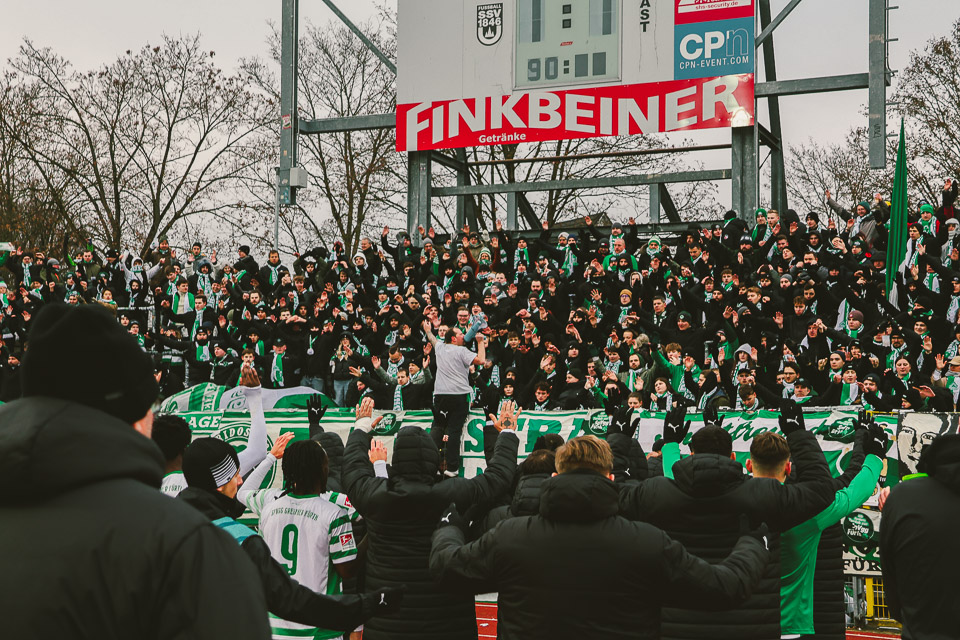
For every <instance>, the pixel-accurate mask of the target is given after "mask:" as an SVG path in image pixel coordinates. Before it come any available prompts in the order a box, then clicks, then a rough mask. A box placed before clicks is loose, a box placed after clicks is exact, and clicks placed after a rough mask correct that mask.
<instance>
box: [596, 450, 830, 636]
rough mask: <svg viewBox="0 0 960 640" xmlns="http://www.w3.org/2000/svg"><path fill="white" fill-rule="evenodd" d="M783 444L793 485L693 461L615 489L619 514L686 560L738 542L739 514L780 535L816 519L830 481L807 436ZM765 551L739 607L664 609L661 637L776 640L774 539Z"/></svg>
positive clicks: (714, 460)
mask: <svg viewBox="0 0 960 640" xmlns="http://www.w3.org/2000/svg"><path fill="white" fill-rule="evenodd" d="M608 440H609V441H610V443H611V446H613V447H614V448H615V450H616V449H620V450H621V451H623V450H625V447H626V446H628V444H629V443H628V442H627V439H626V438H624V436H622V435H614V436H611V437H610V438H609V439H608ZM787 441H788V442H789V444H790V451H791V455H792V458H793V461H794V464H795V465H796V467H797V473H798V479H799V482H798V483H796V484H787V485H784V484H781V483H779V482H777V481H776V480H773V479H769V478H752V477H750V476H747V475H745V474H744V470H743V467H742V466H740V463H738V462H737V461H735V460H731V459H730V458H724V457H723V456H719V455H714V454H697V455H692V456H688V457H687V458H684V459H683V460H681V461H679V462H678V463H676V464H675V465H674V467H673V473H674V477H675V479H676V480H675V481H674V480H670V479H669V478H666V477H662V476H658V477H652V478H649V479H648V480H645V481H644V482H642V483H640V484H639V485H636V484H631V483H625V484H623V485H618V486H620V487H621V493H620V506H621V513H622V514H623V515H624V516H625V517H627V518H630V519H632V520H643V521H645V522H649V523H651V524H654V525H656V526H658V527H660V528H661V529H663V530H664V531H666V532H667V533H668V534H669V535H670V536H671V537H672V538H674V539H676V540H677V541H679V542H681V543H682V544H683V545H684V546H685V547H687V549H689V550H690V552H691V553H694V554H696V555H697V556H699V557H701V558H703V559H704V560H707V561H708V562H711V563H715V562H719V561H720V560H722V559H723V558H725V557H726V556H727V554H729V553H730V550H731V549H732V548H733V545H734V544H735V543H736V541H737V539H738V537H739V535H740V528H741V525H740V515H741V514H747V515H748V516H749V518H750V520H751V522H752V523H753V524H754V525H756V524H759V523H760V522H766V523H767V525H768V526H769V527H770V529H771V530H772V531H774V532H778V531H786V530H787V529H790V528H792V527H794V526H796V525H798V524H800V523H801V522H804V521H805V520H807V519H808V518H811V517H813V516H814V515H816V514H818V513H820V511H822V510H823V509H825V508H826V507H827V506H829V505H830V503H831V501H832V500H833V484H832V480H833V479H832V478H831V476H830V472H829V471H828V469H827V463H826V460H825V459H824V457H823V452H822V451H821V450H820V446H819V444H817V441H816V439H815V438H814V436H813V434H811V433H809V432H807V431H801V432H797V433H792V434H790V436H789V437H788V438H787ZM770 551H771V553H770V559H769V562H768V564H767V566H766V568H765V569H764V574H763V580H762V581H761V583H760V585H759V586H758V587H757V589H756V591H755V593H754V594H753V596H751V598H750V599H749V600H747V602H745V603H744V604H743V605H742V606H740V607H738V608H737V609H735V610H732V611H724V612H707V611H704V610H703V609H704V607H698V608H697V609H692V608H691V609H664V611H663V624H662V634H663V637H664V638H677V639H681V638H684V639H688V638H689V639H697V638H705V639H709V640H721V639H726V638H729V639H730V640H751V639H752V640H779V638H780V548H779V536H776V535H772V536H771V541H770ZM691 602H693V601H692V600H691ZM698 604H700V603H698Z"/></svg>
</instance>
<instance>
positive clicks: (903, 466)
mask: <svg viewBox="0 0 960 640" xmlns="http://www.w3.org/2000/svg"><path fill="white" fill-rule="evenodd" d="M958 426H960V413H913V412H908V411H904V412H901V413H900V422H899V428H898V429H897V450H898V451H899V460H900V477H903V476H907V475H910V474H911V473H917V464H918V463H919V462H920V454H921V453H922V452H923V449H924V447H926V446H927V445H929V444H930V443H931V442H933V439H934V438H936V437H937V436H939V435H944V434H956V433H957V432H958Z"/></svg>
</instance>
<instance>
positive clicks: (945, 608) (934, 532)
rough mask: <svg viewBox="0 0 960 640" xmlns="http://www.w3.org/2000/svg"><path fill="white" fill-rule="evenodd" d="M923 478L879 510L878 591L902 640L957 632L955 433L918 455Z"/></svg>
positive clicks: (958, 460) (959, 561)
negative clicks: (899, 627) (880, 576)
mask: <svg viewBox="0 0 960 640" xmlns="http://www.w3.org/2000/svg"><path fill="white" fill-rule="evenodd" d="M918 470H919V471H920V472H921V473H926V474H928V476H927V477H920V478H914V479H911V480H906V481H905V482H901V483H900V484H898V485H897V486H896V487H894V488H893V491H891V492H890V497H889V498H887V502H886V504H885V505H884V508H883V517H882V518H881V520H880V555H881V557H882V558H883V587H884V593H885V594H886V597H887V602H888V603H889V605H890V608H891V610H892V611H893V617H894V618H896V619H897V620H899V621H900V622H902V623H903V638H904V640H946V639H947V638H956V637H957V634H958V632H960V589H957V587H956V578H957V575H958V574H960V553H957V551H956V548H955V542H954V541H955V540H956V532H957V529H958V528H960V435H944V436H940V437H938V438H937V439H936V440H934V441H933V442H932V443H930V444H929V445H928V446H927V447H926V448H925V449H924V450H923V453H922V454H921V456H920V464H919V465H918Z"/></svg>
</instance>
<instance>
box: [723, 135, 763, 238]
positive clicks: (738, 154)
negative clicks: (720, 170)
mask: <svg viewBox="0 0 960 640" xmlns="http://www.w3.org/2000/svg"><path fill="white" fill-rule="evenodd" d="M730 131H731V142H732V143H733V151H732V153H731V156H732V162H733V180H732V190H731V191H732V196H733V197H732V200H733V209H734V210H736V212H737V215H738V216H739V217H740V218H741V219H742V220H746V221H750V220H752V219H753V213H754V212H755V211H756V210H757V142H756V129H755V128H754V127H734V128H733V129H731V130H730Z"/></svg>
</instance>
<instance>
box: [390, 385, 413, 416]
mask: <svg viewBox="0 0 960 640" xmlns="http://www.w3.org/2000/svg"><path fill="white" fill-rule="evenodd" d="M407 384H409V383H407ZM393 410H394V411H403V387H401V386H400V385H399V384H398V385H394V387H393Z"/></svg>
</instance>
